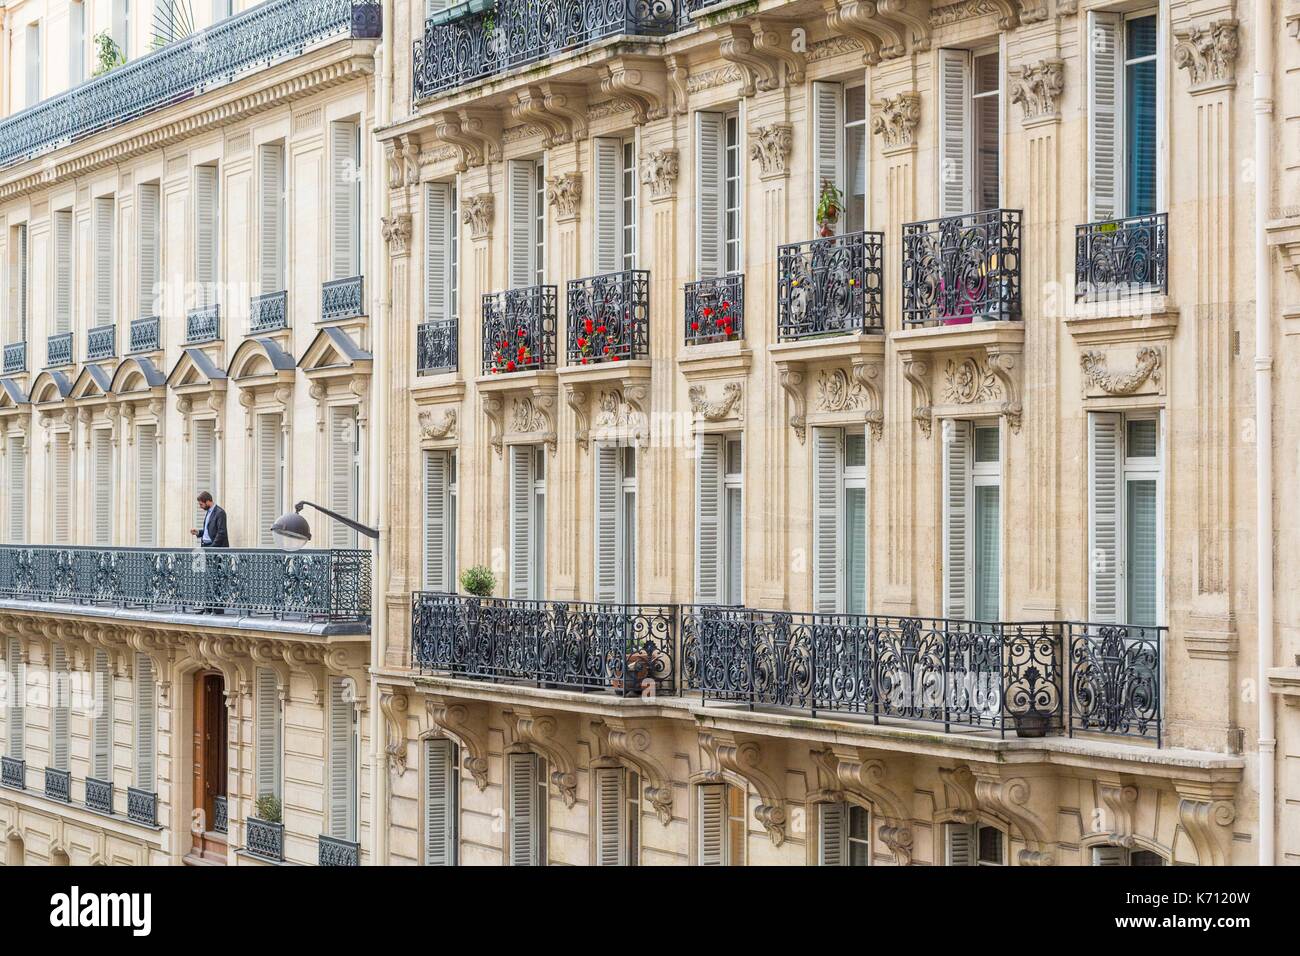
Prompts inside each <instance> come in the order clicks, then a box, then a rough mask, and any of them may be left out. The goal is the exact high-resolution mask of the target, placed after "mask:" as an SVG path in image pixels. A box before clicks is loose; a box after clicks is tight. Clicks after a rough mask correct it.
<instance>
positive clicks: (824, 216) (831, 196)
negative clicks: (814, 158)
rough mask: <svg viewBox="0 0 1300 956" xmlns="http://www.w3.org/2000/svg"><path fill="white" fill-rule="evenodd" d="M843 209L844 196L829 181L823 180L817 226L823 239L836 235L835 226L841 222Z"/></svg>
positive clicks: (818, 204)
mask: <svg viewBox="0 0 1300 956" xmlns="http://www.w3.org/2000/svg"><path fill="white" fill-rule="evenodd" d="M843 208H844V194H843V193H842V192H840V191H839V189H837V188H836V186H835V184H834V183H833V182H831V181H830V180H829V179H823V180H822V191H821V195H819V196H818V197H817V225H818V226H819V227H820V229H821V234H822V238H826V237H827V236H833V235H835V224H836V223H837V222H839V221H840V210H842V209H843Z"/></svg>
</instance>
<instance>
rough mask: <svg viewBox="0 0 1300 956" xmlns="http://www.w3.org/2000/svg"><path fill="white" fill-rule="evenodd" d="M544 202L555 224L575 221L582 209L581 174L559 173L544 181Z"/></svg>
mask: <svg viewBox="0 0 1300 956" xmlns="http://www.w3.org/2000/svg"><path fill="white" fill-rule="evenodd" d="M546 202H547V205H549V206H550V207H551V208H552V209H554V210H555V219H556V221H557V222H569V221H571V220H574V219H577V218H578V216H579V214H580V211H581V208H582V173H578V172H570V173H561V174H560V175H558V176H548V177H547V179H546Z"/></svg>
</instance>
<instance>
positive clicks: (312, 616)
mask: <svg viewBox="0 0 1300 956" xmlns="http://www.w3.org/2000/svg"><path fill="white" fill-rule="evenodd" d="M0 598H7V599H10V600H19V601H31V602H38V603H39V602H50V603H62V604H85V605H106V606H110V607H120V608H136V609H141V610H146V611H161V612H176V611H187V610H200V611H201V610H223V611H231V612H234V613H238V614H246V615H250V616H264V617H272V618H280V619H298V620H310V621H327V622H337V623H344V622H361V623H366V622H369V620H370V553H369V552H368V551H353V550H345V549H331V550H319V551H318V550H303V551H295V552H285V551H274V550H264V551H254V550H233V549H227V548H220V549H218V548H205V549H202V550H197V549H193V548H168V549H163V548H159V549H152V548H75V547H57V546H35V545H33V546H16V545H6V546H0ZM52 610H53V609H52Z"/></svg>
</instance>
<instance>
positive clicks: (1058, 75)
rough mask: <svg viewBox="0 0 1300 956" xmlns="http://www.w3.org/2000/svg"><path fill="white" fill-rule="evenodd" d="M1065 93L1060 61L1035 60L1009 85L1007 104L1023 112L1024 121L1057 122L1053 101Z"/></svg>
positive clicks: (1062, 67)
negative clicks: (1013, 104) (1009, 92)
mask: <svg viewBox="0 0 1300 956" xmlns="http://www.w3.org/2000/svg"><path fill="white" fill-rule="evenodd" d="M1064 89H1065V63H1064V61H1062V60H1039V61H1038V62H1037V63H1030V64H1026V65H1025V66H1022V67H1021V68H1020V70H1019V72H1018V73H1017V74H1014V75H1013V79H1012V81H1011V102H1013V103H1019V104H1020V107H1021V109H1023V110H1024V121H1025V122H1026V123H1033V122H1035V121H1037V120H1046V119H1057V118H1059V117H1060V115H1061V114H1060V110H1059V109H1058V106H1057V100H1059V99H1060V96H1061V92H1062V91H1063V90H1064Z"/></svg>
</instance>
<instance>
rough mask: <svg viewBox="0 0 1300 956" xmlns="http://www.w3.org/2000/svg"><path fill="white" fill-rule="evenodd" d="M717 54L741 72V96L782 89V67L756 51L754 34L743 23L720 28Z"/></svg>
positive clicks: (729, 24) (725, 25)
mask: <svg viewBox="0 0 1300 956" xmlns="http://www.w3.org/2000/svg"><path fill="white" fill-rule="evenodd" d="M718 52H719V53H720V54H721V55H722V58H723V59H724V60H726V61H727V62H728V63H734V64H735V65H736V67H737V68H738V69H739V70H740V95H741V96H753V95H754V94H755V93H756V92H757V91H759V90H774V89H776V88H777V87H779V86H780V85H781V78H780V74H779V73H778V69H779V67H778V66H776V65H774V64H773V62H772V61H771V60H770V59H769V58H768V57H766V56H762V55H761V54H759V53H758V52H756V51H755V49H754V36H753V32H752V31H751V30H749V29H748V28H747V26H746V24H744V23H728V24H724V25H723V26H722V27H720V28H719V42H718Z"/></svg>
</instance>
